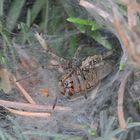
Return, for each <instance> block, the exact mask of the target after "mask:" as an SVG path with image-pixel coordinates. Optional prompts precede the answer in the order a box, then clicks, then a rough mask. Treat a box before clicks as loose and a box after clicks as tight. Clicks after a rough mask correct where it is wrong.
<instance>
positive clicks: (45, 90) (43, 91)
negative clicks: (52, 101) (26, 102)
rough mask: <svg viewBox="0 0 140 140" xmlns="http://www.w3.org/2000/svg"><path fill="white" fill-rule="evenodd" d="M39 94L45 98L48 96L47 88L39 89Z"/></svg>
mask: <svg viewBox="0 0 140 140" xmlns="http://www.w3.org/2000/svg"><path fill="white" fill-rule="evenodd" d="M40 92H41V94H42V95H43V96H45V97H48V96H49V90H48V88H43V89H40Z"/></svg>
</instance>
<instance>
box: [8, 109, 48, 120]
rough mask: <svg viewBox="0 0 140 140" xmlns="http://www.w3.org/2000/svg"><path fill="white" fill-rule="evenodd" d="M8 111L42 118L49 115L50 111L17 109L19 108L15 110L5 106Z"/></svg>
mask: <svg viewBox="0 0 140 140" xmlns="http://www.w3.org/2000/svg"><path fill="white" fill-rule="evenodd" d="M6 109H7V110H8V111H10V112H11V113H14V114H17V115H21V116H26V117H42V118H46V117H50V115H51V114H50V113H46V112H27V111H19V110H15V109H10V108H6Z"/></svg>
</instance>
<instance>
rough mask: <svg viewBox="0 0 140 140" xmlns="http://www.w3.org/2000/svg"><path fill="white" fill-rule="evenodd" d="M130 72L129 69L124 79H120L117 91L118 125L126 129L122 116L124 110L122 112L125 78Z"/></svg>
mask: <svg viewBox="0 0 140 140" xmlns="http://www.w3.org/2000/svg"><path fill="white" fill-rule="evenodd" d="M131 73H132V72H131V71H129V72H127V73H126V75H125V77H124V79H123V80H122V82H121V84H120V88H119V91H118V106H117V109H118V120H119V125H120V128H121V129H127V125H126V122H125V118H124V112H123V100H124V92H125V88H126V83H127V79H128V77H129V76H130V74H131Z"/></svg>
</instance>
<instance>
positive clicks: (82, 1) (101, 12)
mask: <svg viewBox="0 0 140 140" xmlns="http://www.w3.org/2000/svg"><path fill="white" fill-rule="evenodd" d="M79 4H80V5H81V6H83V7H85V8H87V9H91V10H93V12H94V11H96V12H97V13H98V14H99V15H100V16H101V17H103V18H105V19H106V20H109V21H110V22H111V23H112V22H113V19H112V17H111V16H110V15H109V13H107V12H106V11H104V10H102V9H100V8H99V7H97V6H96V5H94V4H93V3H90V2H88V1H86V0H80V3H79Z"/></svg>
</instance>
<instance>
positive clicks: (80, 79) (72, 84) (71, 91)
mask: <svg viewBox="0 0 140 140" xmlns="http://www.w3.org/2000/svg"><path fill="white" fill-rule="evenodd" d="M110 55H112V52H108V53H107V54H105V55H94V56H89V57H87V58H86V59H85V60H84V61H83V62H82V64H81V65H75V64H69V66H71V68H69V72H67V74H65V75H64V76H63V77H62V79H61V80H60V82H59V85H60V91H61V93H62V94H63V95H66V96H68V97H69V96H73V95H75V94H77V93H78V94H79V93H81V92H84V93H85V94H84V95H85V98H87V96H86V92H87V90H88V89H91V88H93V87H94V86H96V85H97V84H98V82H99V80H101V78H98V71H99V69H101V68H102V67H103V65H105V63H106V61H105V59H107V58H108V57H110Z"/></svg>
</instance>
